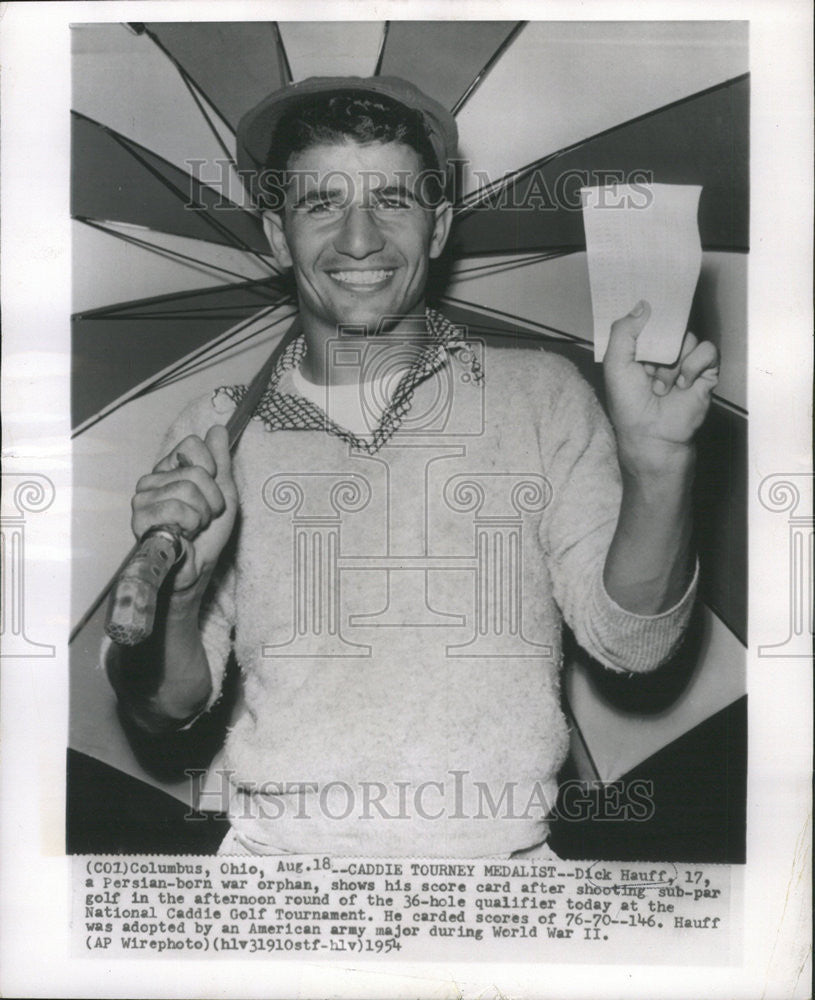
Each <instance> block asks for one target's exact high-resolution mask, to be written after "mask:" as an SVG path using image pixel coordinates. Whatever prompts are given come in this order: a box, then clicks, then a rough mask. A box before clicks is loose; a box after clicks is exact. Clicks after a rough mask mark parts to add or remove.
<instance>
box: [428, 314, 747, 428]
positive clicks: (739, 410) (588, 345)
mask: <svg viewBox="0 0 815 1000" xmlns="http://www.w3.org/2000/svg"><path fill="white" fill-rule="evenodd" d="M440 299H441V301H442V302H450V303H452V304H453V305H459V306H465V307H466V308H468V309H472V310H473V311H474V312H479V313H484V314H485V315H486V316H489V314H490V313H494V314H495V315H496V316H498V317H500V318H501V319H504V320H509V321H515V322H519V321H520V322H522V323H526V324H527V325H529V326H534V327H538V328H539V329H541V330H547V331H549V332H550V333H554V334H558V335H559V336H560V337H562V338H563V339H564V340H569V341H572V342H573V343H574V344H575V346H576V347H583V348H585V349H586V350H591V349H592V346H593V341H591V340H587V339H586V338H585V337H578V336H577V334H574V333H567V332H566V331H565V330H559V329H558V328H557V327H554V326H547V325H546V324H545V323H538V322H537V321H536V320H533V319H527V318H526V317H525V316H515V315H513V314H512V313H508V312H504V311H503V310H501V309H493V308H491V307H490V306H482V305H479V304H478V303H477V302H470V301H469V300H468V299H459V298H455V297H454V296H452V295H442V296H440ZM484 329H485V330H490V328H489V327H486V326H485V327H484ZM490 332H491V333H493V334H494V335H496V336H499V337H508V336H510V334H508V333H502V332H501V331H500V330H490ZM512 336H520V337H527V338H529V339H531V338H532V337H534V336H535V335H534V334H532V333H529V332H526V331H523V330H518V331H517V333H515V334H512ZM710 398H711V400H712V401H713V402H714V403H717V404H718V405H719V406H721V407H722V409H725V410H730V411H731V412H732V413H734V414H735V415H736V416H739V417H747V416H748V411H747V410H746V409H745V408H744V407H742V406H739V404H738V403H733V402H731V400H729V399H726V398H725V397H724V396H721V395H719V393H716V392H712V393H711V394H710Z"/></svg>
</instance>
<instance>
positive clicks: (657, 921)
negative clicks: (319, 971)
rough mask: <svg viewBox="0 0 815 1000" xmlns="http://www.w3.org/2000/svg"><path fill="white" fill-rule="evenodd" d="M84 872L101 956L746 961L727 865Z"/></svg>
mask: <svg viewBox="0 0 815 1000" xmlns="http://www.w3.org/2000/svg"><path fill="white" fill-rule="evenodd" d="M73 880H74V882H73V887H74V891H73V913H72V941H73V947H74V951H75V953H77V954H82V955H85V956H94V955H96V956H101V957H104V958H111V957H122V958H137V957H145V958H156V957H158V956H168V957H181V956H183V957H185V958H189V957H193V956H194V957H199V956H200V957H202V958H203V957H205V956H207V957H217V958H230V957H234V958H247V957H249V956H259V957H265V956H269V955H276V956H279V957H285V956H289V957H291V958H300V959H302V958H305V957H308V958H309V959H314V958H326V959H342V960H348V959H349V958H351V957H353V958H359V959H366V958H381V957H382V956H385V955H392V956H393V957H394V958H398V959H399V960H419V961H433V960H435V959H443V960H444V961H455V960H460V961H471V960H483V961H491V962H497V961H518V960H520V961H529V962H538V961H542V960H546V961H552V960H556V961H562V962H569V961H574V962H581V963H584V962H586V961H596V962H600V963H609V962H611V963H614V962H623V961H632V960H636V961H637V962H650V963H654V964H659V963H667V962H671V963H677V962H695V963H700V964H710V965H727V964H733V963H737V962H739V961H740V941H741V935H740V926H741V919H740V899H741V881H742V871H741V869H740V868H736V867H732V868H731V867H729V866H726V865H701V864H699V865H697V864H674V863H667V862H666V863H661V864H660V863H653V862H648V863H645V862H607V861H603V862H589V861H587V862H581V863H579V864H578V863H575V862H571V861H553V860H552V859H551V858H546V859H545V860H542V861H541V862H540V863H537V862H535V861H532V860H528V859H527V860H523V861H517V862H515V861H513V860H511V859H510V860H490V859H479V860H475V861H461V860H458V859H456V860H450V861H445V860H439V859H425V860H422V859H408V860H404V859H399V860H393V861H391V860H364V859H360V858H351V859H341V858H330V857H306V856H305V855H302V856H294V855H287V856H278V855H276V856H267V857H258V858H252V859H251V860H248V859H246V858H244V857H216V858H213V857H206V858H198V857H191V856H184V857H146V856H141V857H127V856H113V855H104V856H88V855H83V856H76V857H74V859H73Z"/></svg>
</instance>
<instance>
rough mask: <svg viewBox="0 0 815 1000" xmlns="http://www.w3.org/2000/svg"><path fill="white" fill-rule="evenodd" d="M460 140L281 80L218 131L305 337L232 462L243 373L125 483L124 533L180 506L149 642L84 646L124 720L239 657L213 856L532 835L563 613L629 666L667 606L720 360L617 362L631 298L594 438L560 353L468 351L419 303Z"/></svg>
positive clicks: (615, 337) (172, 706) (157, 716)
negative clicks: (237, 707) (443, 185)
mask: <svg viewBox="0 0 815 1000" xmlns="http://www.w3.org/2000/svg"><path fill="white" fill-rule="evenodd" d="M456 141H457V133H456V126H455V121H454V119H453V118H452V116H451V115H450V114H449V112H447V111H446V110H445V109H444V108H442V107H441V106H440V105H438V104H436V102H434V101H432V100H431V99H430V98H428V97H427V96H426V95H424V94H423V93H421V92H420V91H419V90H417V89H416V88H415V87H413V86H412V85H410V84H408V83H406V82H405V81H402V80H398V79H395V78H385V77H377V78H372V79H370V80H360V79H357V78H353V79H343V80H330V79H312V80H308V81H304V82H303V83H301V84H297V85H293V86H291V87H288V88H285V89H284V90H282V91H278V92H277V93H275V94H273V95H271V96H270V97H269V98H267V99H266V100H265V101H264V102H262V103H261V104H260V105H259V106H258V107H257V108H255V109H254V110H253V111H251V112H249V114H248V115H246V117H245V118H244V119H243V120H242V122H241V125H240V128H239V148H240V151H241V152H240V160H241V162H240V164H239V166H241V167H242V168H243V169H247V168H248V167H251V168H252V169H253V170H254V171H255V183H254V191H255V193H256V196H257V197H258V198H259V199H262V198H263V197H266V198H267V202H266V205H267V207H266V210H265V212H264V226H265V230H266V233H267V236H268V239H269V244H270V247H271V250H272V254H273V255H274V258H275V260H276V262H277V263H278V264H279V265H280V266H281V267H282V268H288V269H291V271H292V272H293V276H294V280H295V282H296V288H297V300H298V307H299V315H300V322H301V325H302V335H301V336H300V337H299V338H298V339H297V340H296V341H295V342H293V343H292V344H291V345H290V346H289V347H288V348H287V349H286V351H285V353H284V355H283V356H282V358H281V361H280V363H279V364H278V367H277V371H276V372H275V374H274V375H273V377H272V379H271V382H270V385H269V388H268V390H267V392H266V395H265V396H264V399H263V401H262V403H261V405H260V407H259V408H258V417H259V419H257V420H255V421H253V422H252V423H251V424H250V426H249V427H248V429H247V431H246V432H245V434H244V437H243V439H242V440H241V444H240V446H239V448H238V449H237V451H236V453H235V455H234V458H233V459H232V460H230V455H229V451H228V448H227V440H226V432H225V430H224V428H223V427H222V426H221V425H222V424H223V423H225V422H226V420H227V419H228V416H229V414H230V413H231V412H232V409H233V407H234V405H235V402H236V401H237V400H239V399H240V398H241V396H242V394H243V392H244V389H243V387H225V388H223V389H221V390H219V391H218V392H216V393H215V395H214V396H212V397H209V396H208V397H207V398H205V399H203V400H199V401H197V402H195V403H193V404H192V405H191V406H190V407H189V408H188V409H187V411H185V413H184V414H183V415H182V416H181V418H180V419H179V421H178V422H177V423H176V425H175V426H174V427H173V428H172V430H171V431H170V434H169V437H168V441H167V448H166V453H165V457H164V458H162V460H161V461H160V462H159V463H158V465H157V466H156V467H155V469H154V470H153V472H152V473H150V474H149V475H147V476H144V477H143V478H142V479H141V480H140V481H139V483H138V485H137V489H136V494H135V496H134V499H133V509H134V515H133V530H134V532H135V534H136V536H137V537H139V536H141V535H142V534H143V533H144V532H145V531H146V530H147V529H148V528H150V527H151V526H153V525H157V524H162V523H168V522H169V523H177V524H178V525H180V527H181V529H182V531H183V534H184V555H183V558H182V561H181V562H180V564H179V565H178V568H177V569H176V571H175V572H174V573H173V575H172V577H171V578H170V580H168V583H167V586H168V588H170V595H169V603H168V610H167V613H166V616H164V618H163V619H162V620H161V621H160V622H157V625H156V630H155V632H154V635H153V637H152V638H151V640H149V641H148V642H146V643H144V644H143V645H142V646H141V647H136V648H135V649H133V650H126V649H120V648H118V647H113V648H111V649H110V650H109V651H108V653H107V666H108V672H109V675H110V677H111V680H112V682H113V684H114V686H115V688H116V690H117V693H118V695H119V698H120V700H121V702H122V705H123V708H124V710H125V711H127V712H128V713H129V714H130V715H131V717H132V718H133V719H134V720H135V721H136V722H137V723H138V724H139V725H140V726H142V727H143V728H144V729H146V730H148V731H155V732H161V731H165V730H167V729H172V728H181V727H183V726H186V725H193V724H194V722H195V720H196V718H197V717H198V716H199V715H200V714H201V713H202V712H205V711H206V710H207V709H208V708H209V707H211V706H212V704H213V703H214V702H215V701H216V700H217V698H218V696H219V693H220V688H221V683H222V679H223V672H224V665H225V663H226V660H227V657H228V654H229V651H230V648H234V651H235V654H236V657H237V660H238V662H239V664H240V666H241V669H242V672H243V678H244V706H243V709H242V711H241V713H240V715H239V717H238V719H237V721H236V723H235V725H234V726H233V727H232V729H231V730H230V732H229V735H228V737H227V741H226V757H225V773H226V774H227V775H228V776H229V781H230V788H231V795H230V820H231V824H232V827H231V833H230V836H229V837H228V838H227V842H226V843H225V845H224V847H223V848H222V850H223V851H224V852H237V853H261V854H263V853H280V852H298V853H307V852H328V853H333V854H337V855H377V854H379V855H413V856H434V855H435V856H462V857H467V856H473V857H474V856H483V855H504V856H508V855H509V854H510V853H512V852H514V851H520V850H526V849H530V848H532V849H534V848H535V845H541V844H543V842H544V841H545V839H546V836H547V824H546V817H547V814H548V813H549V811H550V810H551V808H552V807H553V805H554V802H555V798H556V794H557V785H556V776H557V772H558V769H559V768H560V766H561V765H562V763H563V759H564V757H565V754H566V750H567V729H566V724H565V720H564V718H563V715H562V713H561V710H560V707H559V678H558V674H559V669H560V665H561V624H562V619H563V618H565V619H566V621H568V623H569V624H570V626H571V627H572V629H573V630H574V632H575V634H576V636H577V638H578V641H580V643H581V644H582V645H583V646H584V647H585V648H586V649H587V650H588V651H589V652H590V653H591V654H592V655H593V656H594V657H595V658H596V659H598V660H599V661H601V662H602V663H604V664H605V665H606V666H607V667H609V668H610V669H614V670H627V671H642V670H649V669H652V668H654V667H656V666H658V665H659V664H660V663H661V662H663V661H664V660H665V659H666V658H668V657H669V656H670V655H671V653H672V652H673V651H674V650H675V648H676V646H677V644H678V642H679V640H680V638H681V636H682V632H683V629H684V627H685V624H686V622H687V620H688V617H689V614H690V609H691V605H692V601H693V595H694V588H695V572H694V559H693V556H692V553H691V551H690V535H691V524H690V515H689V498H690V489H691V482H692V477H693V465H694V451H693V443H692V442H693V435H694V433H695V431H696V430H697V428H698V427H699V425H700V424H701V422H702V421H703V419H704V417H705V413H706V411H707V407H708V404H709V397H710V392H711V390H712V389H713V387H714V386H715V384H716V376H717V367H716V366H717V354H716V350H715V348H714V347H713V346H712V345H711V344H709V343H697V342H696V341H695V339H694V338H693V336H692V335H691V334H688V335H687V336H686V338H685V342H684V344H683V347H682V352H681V356H680V358H679V359H678V361H677V363H676V365H674V366H673V367H671V368H655V367H654V366H650V365H642V364H640V363H638V362H636V361H635V360H634V351H635V343H636V338H637V335H638V334H639V332H640V331H641V330H642V329H643V327H644V326H645V324H646V323H647V322H648V316H649V307H648V304H647V303H638V304H636V305H635V304H633V303H632V306H633V308H632V311H631V313H630V314H629V315H628V316H626V317H623V318H621V319H620V320H619V321H618V322H617V323H615V324H614V327H613V328H612V332H611V340H610V345H609V348H608V352H607V355H606V359H605V362H604V372H605V380H606V387H607V394H608V407H609V412H610V416H611V420H612V422H613V426H614V431H613V432H612V430H611V429H610V427H609V425H608V422H607V420H606V418H605V416H604V414H603V412H602V410H601V408H600V406H599V404H598V403H597V401H596V399H595V397H594V396H593V394H592V392H591V390H590V389H589V388H588V386H587V385H586V384H585V382H584V381H583V380H582V379H581V377H580V376H579V375H578V374H577V372H576V370H575V369H574V368H573V367H572V366H571V365H570V364H569V363H567V362H565V361H564V360H563V359H561V358H559V357H558V356H556V355H553V354H550V353H547V352H545V351H542V350H496V349H492V348H491V349H488V350H484V349H483V348H482V346H481V345H478V344H475V343H470V342H467V341H465V340H463V338H462V333H461V331H460V330H459V331H457V330H456V329H455V328H453V327H452V326H451V324H450V323H449V322H448V321H447V320H446V319H445V318H444V317H443V316H442V315H441V314H439V313H438V312H436V311H434V310H432V309H428V308H427V306H426V302H425V288H426V285H427V278H428V269H429V265H430V261H431V260H433V259H434V258H437V257H438V256H439V255H440V254H441V253H442V250H443V248H444V245H445V242H446V240H447V238H448V235H449V232H450V226H451V215H452V212H451V206H450V204H449V202H448V201H446V200H445V199H444V198H443V197H440V196H439V194H440V191H439V190H438V188H437V187H434V184H433V174H432V172H434V171H435V174H436V176H437V177H438V174H439V171H442V172H444V171H445V170H446V167H447V163H448V161H449V160H451V159H453V158H454V156H455V151H456ZM428 171H430V172H431V173H430V174H429V173H428ZM434 191H435V195H434V193H433V192H434ZM269 199H271V200H269ZM261 203H262V202H261Z"/></svg>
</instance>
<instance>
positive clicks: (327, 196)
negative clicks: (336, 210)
mask: <svg viewBox="0 0 815 1000" xmlns="http://www.w3.org/2000/svg"><path fill="white" fill-rule="evenodd" d="M370 193H371V194H372V195H374V196H375V197H377V198H383V197H384V198H387V197H392V196H393V195H399V196H400V197H403V198H407V199H409V200H410V201H412V202H413V203H414V204H416V205H418V204H419V199H418V198H417V197H416V195H415V194H414V192H413V190H412V189H411V188H409V187H408V186H407V184H405V182H404V181H402V180H398V181H396V182H395V183H393V184H388V186H387V187H382V188H372V189H371V192H370ZM347 196H348V191H347V190H346V189H345V188H339V187H337V188H317V189H315V190H311V191H308V192H307V193H306V194H304V195H303V196H302V197H300V198H298V199H297V201H296V202H295V203H294V205H293V206H292V207H293V208H301V207H302V206H304V205H316V204H319V203H320V202H323V201H337V200H338V201H344V200H345V199H346V197H347Z"/></svg>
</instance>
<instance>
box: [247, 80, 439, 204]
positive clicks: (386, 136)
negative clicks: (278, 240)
mask: <svg viewBox="0 0 815 1000" xmlns="http://www.w3.org/2000/svg"><path fill="white" fill-rule="evenodd" d="M348 139H351V140H352V141H354V142H358V143H360V144H362V145H367V144H369V143H376V142H381V143H386V142H400V143H403V144H404V145H405V146H409V147H410V148H411V149H412V150H414V151H415V152H416V153H417V155H418V156H419V160H420V163H421V167H422V170H423V171H428V172H430V173H432V174H436V175H438V178H439V185H438V187H439V190H438V195H439V198H441V197H442V195H443V189H444V181H443V174H442V173H441V170H440V167H439V163H438V161H437V159H436V154H435V152H434V150H433V145H432V143H431V142H430V137H429V133H428V129H427V125H426V124H425V121H424V118H423V117H422V113H421V112H420V111H417V110H415V109H413V108H408V107H405V105H404V104H400V103H399V101H396V100H394V99H393V98H391V97H388V96H387V95H385V94H382V95H377V96H375V97H374V96H370V95H367V94H365V95H362V94H360V93H359V91H355V90H337V91H333V92H332V93H329V94H317V95H315V96H314V97H310V98H304V99H303V101H302V102H300V103H298V104H296V105H295V106H294V107H293V108H290V109H289V110H288V111H286V113H285V114H284V115H283V116H282V117H281V119H280V122H279V123H278V126H277V128H276V129H275V132H274V135H273V136H272V140H271V143H270V146H269V152H268V154H267V157H266V163H265V166H264V173H265V174H266V183H264V185H263V186H264V188H265V189H266V191H267V193H268V192H269V191H270V190H272V191H274V190H275V189H277V191H280V190H282V189H283V188H284V187H285V182H286V171H287V169H288V165H289V160H290V159H291V157H292V156H294V155H295V154H296V153H302V152H303V151H304V150H306V149H308V148H309V147H311V146H317V145H322V144H331V143H342V142H345V141H347V140H348ZM269 182H271V183H269ZM434 196H435V191H434ZM273 200H277V199H273ZM267 207H269V206H268V204H267ZM276 207H280V206H279V205H277V206H276Z"/></svg>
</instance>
